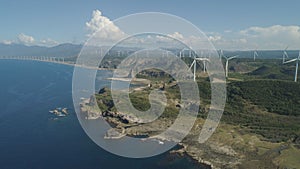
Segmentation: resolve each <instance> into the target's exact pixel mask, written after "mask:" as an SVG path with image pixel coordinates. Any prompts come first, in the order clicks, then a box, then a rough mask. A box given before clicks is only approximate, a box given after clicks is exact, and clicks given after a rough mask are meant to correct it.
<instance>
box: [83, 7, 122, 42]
mask: <svg viewBox="0 0 300 169" xmlns="http://www.w3.org/2000/svg"><path fill="white" fill-rule="evenodd" d="M86 28H87V30H88V31H89V33H88V35H87V36H88V37H91V36H93V35H94V34H95V33H96V34H95V36H96V38H100V39H101V40H104V41H110V40H119V39H120V38H122V37H124V36H125V33H124V32H123V31H121V30H120V29H119V28H118V27H117V26H116V25H115V24H114V23H113V22H112V21H111V20H110V19H109V18H107V17H106V16H103V15H102V12H101V11H99V10H95V11H93V15H92V18H91V20H90V21H89V22H86Z"/></svg>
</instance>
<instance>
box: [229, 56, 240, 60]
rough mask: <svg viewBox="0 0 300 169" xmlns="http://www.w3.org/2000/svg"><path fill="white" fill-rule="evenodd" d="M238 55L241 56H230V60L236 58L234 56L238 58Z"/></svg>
mask: <svg viewBox="0 0 300 169" xmlns="http://www.w3.org/2000/svg"><path fill="white" fill-rule="evenodd" d="M238 56H239V55H235V56H232V57H230V58H228V60H231V59H234V58H236V57H238Z"/></svg>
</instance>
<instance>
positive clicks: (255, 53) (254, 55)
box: [253, 49, 258, 61]
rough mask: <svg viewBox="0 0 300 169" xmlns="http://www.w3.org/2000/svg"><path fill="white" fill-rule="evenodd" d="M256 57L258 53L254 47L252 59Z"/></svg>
mask: <svg viewBox="0 0 300 169" xmlns="http://www.w3.org/2000/svg"><path fill="white" fill-rule="evenodd" d="M257 57H258V53H257V49H255V51H254V53H253V60H254V61H255V59H256V58H257Z"/></svg>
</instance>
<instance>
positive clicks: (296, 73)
mask: <svg viewBox="0 0 300 169" xmlns="http://www.w3.org/2000/svg"><path fill="white" fill-rule="evenodd" d="M299 60H300V51H299V55H298V57H297V58H295V59H292V60H289V61H286V62H283V64H286V63H291V62H296V70H295V78H294V81H295V82H297V76H298V66H299Z"/></svg>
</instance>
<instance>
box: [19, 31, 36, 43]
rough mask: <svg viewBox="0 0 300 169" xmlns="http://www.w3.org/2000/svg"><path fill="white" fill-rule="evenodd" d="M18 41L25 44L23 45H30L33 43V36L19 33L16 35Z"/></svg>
mask: <svg viewBox="0 0 300 169" xmlns="http://www.w3.org/2000/svg"><path fill="white" fill-rule="evenodd" d="M18 41H19V43H22V44H25V45H31V44H33V43H34V41H35V40H34V38H33V37H32V36H29V35H25V34H24V33H21V34H19V35H18Z"/></svg>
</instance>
